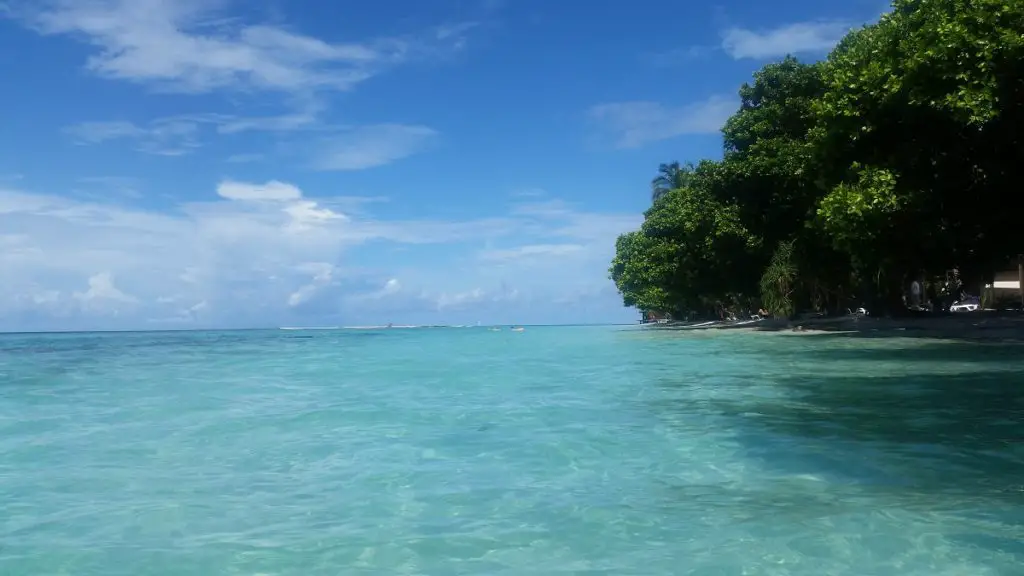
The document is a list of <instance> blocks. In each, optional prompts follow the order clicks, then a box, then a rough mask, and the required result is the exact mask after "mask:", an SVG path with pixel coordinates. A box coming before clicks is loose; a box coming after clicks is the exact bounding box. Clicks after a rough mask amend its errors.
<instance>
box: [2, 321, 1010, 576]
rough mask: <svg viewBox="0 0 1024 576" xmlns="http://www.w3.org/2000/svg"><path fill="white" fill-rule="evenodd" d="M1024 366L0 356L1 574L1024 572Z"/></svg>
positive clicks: (870, 353) (794, 348)
mask: <svg viewBox="0 0 1024 576" xmlns="http://www.w3.org/2000/svg"><path fill="white" fill-rule="evenodd" d="M1022 567H1024V348H1022V347H1021V346H1020V345H1011V344H971V343H966V342H950V341H938V340H928V339H925V338H902V339H880V338H865V337H852V336H841V335H824V336H823V335H800V334H750V333H741V332H732V333H729V332H702V333H680V332H666V331H650V330H641V329H638V328H635V327H578V328H543V327H537V328H532V327H528V328H527V329H526V331H524V332H519V333H516V332H510V331H508V330H505V331H502V332H491V331H488V330H486V329H479V328H464V329H455V328H452V329H391V330H320V331H299V330H292V331H284V330H271V331H241V332H190V333H189V332H178V333H119V334H113V333H108V334H64V335H4V336H0V574H3V575H5V576H20V575H31V576H39V575H50V574H68V575H76V576H81V575H93V574H96V575H125V576H128V575H131V576H143V575H153V576H156V575H161V576H163V575H172V574H173V575H204V576H205V575H219V574H245V575H257V574H259V575H296V576H316V575H321V574H323V575H335V574H339V575H349V574H351V575H361V574H381V575H400V574H423V575H442V576H443V575H455V574H481V575H512V574H515V575H525V576H532V575H547V574H552V575H553V574H607V575H632V574H636V575H661V574H673V575H675V574H679V575H721V576H732V575H748V576H750V575H787V576H803V575H806V576H826V575H851V576H887V575H920V576H944V575H960V576H988V575H1004V574H1005V575H1020V574H1022V573H1024V568H1022Z"/></svg>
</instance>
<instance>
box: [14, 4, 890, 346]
mask: <svg viewBox="0 0 1024 576" xmlns="http://www.w3.org/2000/svg"><path fill="white" fill-rule="evenodd" d="M885 9H886V5H885V4H884V3H880V2H879V0H870V1H867V0H864V1H862V0H844V1H842V2H840V1H828V0H826V1H820V0H819V1H815V2H811V1H808V0H794V1H791V2H767V3H766V2H754V1H752V0H729V1H724V2H718V3H714V4H688V5H684V4H680V3H679V2H672V1H669V0H633V1H631V2H625V1H621V0H620V1H612V0H604V1H599V2H589V3H581V2H567V1H552V0H431V1H429V2H424V1H420V0H379V1H377V2H372V3H371V2H355V1H352V0H287V1H286V0H235V1H232V0H0V55H2V56H0V77H2V78H4V82H3V88H2V89H0V109H2V110H3V112H4V114H3V129H2V130H0V331H23V330H87V329H117V330H138V329H190V328H215V327H216V328H247V327H273V326H332V325H381V324H386V323H389V322H392V323H395V324H475V323H477V322H481V323H483V324H513V323H515V324H540V323H543V324H549V323H602V322H635V321H636V320H637V318H638V314H637V312H636V311H635V310H631V309H626V308H624V307H623V305H622V300H621V298H620V297H619V296H618V294H617V293H616V290H615V286H614V284H613V283H612V282H611V281H610V280H609V279H608V266H609V263H610V260H611V258H612V256H613V254H614V243H615V238H616V237H617V236H618V235H619V234H621V233H623V232H627V231H629V230H632V229H635V228H636V227H638V226H639V224H640V223H641V222H642V218H643V216H642V213H643V211H644V210H645V209H646V208H647V207H648V206H649V201H650V192H649V183H650V180H651V178H652V177H653V176H654V174H655V172H656V170H657V167H658V164H659V163H662V162H671V161H682V162H685V161H696V160H699V159H700V158H717V157H720V156H721V138H720V135H719V129H720V127H721V125H722V124H723V123H724V121H725V119H726V118H727V117H728V116H729V115H730V114H732V113H733V112H734V111H735V110H736V109H737V106H738V96H737V89H738V88H739V86H740V85H741V84H742V83H743V82H745V81H748V80H749V79H750V77H751V74H752V73H753V72H754V71H755V70H757V69H758V68H760V67H761V66H763V65H764V64H766V63H768V62H770V61H773V60H777V59H779V58H781V57H783V56H785V55H786V54H794V55H796V56H797V57H799V58H802V59H805V60H816V59H820V58H822V57H823V56H824V55H826V54H827V52H828V50H829V49H830V48H831V47H833V46H834V45H835V43H836V42H837V41H838V39H839V38H841V37H842V35H843V34H844V33H845V32H846V31H847V30H849V29H851V28H853V27H856V26H859V25H861V24H863V23H866V22H870V21H874V20H875V19H876V18H877V17H878V16H879V15H880V14H881V13H882V12H883V11H884V10H885Z"/></svg>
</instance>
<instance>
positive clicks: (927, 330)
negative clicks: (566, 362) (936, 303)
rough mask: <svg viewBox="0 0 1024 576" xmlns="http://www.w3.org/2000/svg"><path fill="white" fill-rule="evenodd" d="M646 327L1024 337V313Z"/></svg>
mask: <svg viewBox="0 0 1024 576" xmlns="http://www.w3.org/2000/svg"><path fill="white" fill-rule="evenodd" d="M643 329H645V330H665V331H673V332H689V331H706V330H733V331H739V330H742V331H746V332H772V333H787V334H800V335H823V334H828V335H849V336H861V337H921V338H935V339H950V340H953V339H961V340H963V339H967V340H986V341H992V340H1024V314H1021V313H1020V312H963V313H954V314H948V315H942V316H920V317H908V318H876V317H871V316H839V317H832V318H811V319H806V320H781V319H774V318H767V319H762V320H740V321H720V320H719V321H711V322H694V323H683V322H674V323H667V324H646V325H643Z"/></svg>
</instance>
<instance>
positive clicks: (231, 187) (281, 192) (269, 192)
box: [217, 180, 302, 200]
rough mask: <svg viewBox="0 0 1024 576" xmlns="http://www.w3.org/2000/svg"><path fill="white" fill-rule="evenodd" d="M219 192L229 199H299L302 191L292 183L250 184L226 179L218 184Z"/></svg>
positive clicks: (275, 181) (273, 181)
mask: <svg viewBox="0 0 1024 576" xmlns="http://www.w3.org/2000/svg"><path fill="white" fill-rule="evenodd" d="M217 194H218V195H219V196H220V197H221V198H227V199H228V200H298V199H299V198H302V191H301V190H299V189H298V188H297V187H295V186H294V185H292V184H287V183H285V182H278V181H277V180H271V181H270V182H267V183H265V184H249V183H246V182H235V181H233V180H225V181H223V182H221V183H220V184H219V185H218V186H217Z"/></svg>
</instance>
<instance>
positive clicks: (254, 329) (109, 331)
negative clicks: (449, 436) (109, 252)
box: [0, 322, 638, 336]
mask: <svg viewBox="0 0 1024 576" xmlns="http://www.w3.org/2000/svg"><path fill="white" fill-rule="evenodd" d="M634 324H638V323H637V322H583V323H579V322H577V323H568V324H508V323H500V324H480V325H476V324H471V325H467V324H423V325H402V326H393V327H391V328H388V327H387V326H386V325H384V326H327V327H324V326H266V327H249V328H156V329H145V328H141V329H117V328H114V329H88V330H0V336H16V335H24V334H42V335H46V334H150V333H153V334H160V333H168V332H259V331H264V330H291V331H298V330H317V331H332V330H337V331H341V330H411V329H420V328H493V327H496V326H522V327H524V328H576V327H580V328H582V327H588V326H591V327H597V326H633V325H634Z"/></svg>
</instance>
